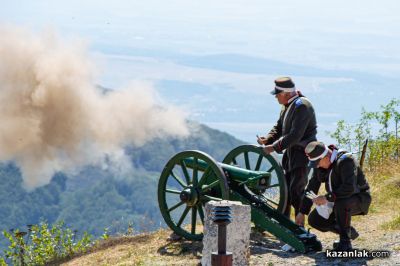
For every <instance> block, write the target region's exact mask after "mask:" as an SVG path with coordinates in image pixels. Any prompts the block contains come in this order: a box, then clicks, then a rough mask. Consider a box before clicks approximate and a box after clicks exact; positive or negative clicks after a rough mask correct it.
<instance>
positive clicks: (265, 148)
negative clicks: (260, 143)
mask: <svg viewBox="0 0 400 266" xmlns="http://www.w3.org/2000/svg"><path fill="white" fill-rule="evenodd" d="M274 151H275V149H274V146H272V145H267V146H265V147H264V152H265V154H270V153H271V152H274Z"/></svg>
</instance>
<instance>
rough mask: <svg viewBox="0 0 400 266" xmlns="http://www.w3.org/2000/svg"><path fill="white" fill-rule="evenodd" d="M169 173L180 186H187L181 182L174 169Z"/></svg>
mask: <svg viewBox="0 0 400 266" xmlns="http://www.w3.org/2000/svg"><path fill="white" fill-rule="evenodd" d="M170 175H171V176H172V177H173V178H174V179H175V180H176V182H178V183H179V185H181V186H182V187H187V185H186V184H185V183H183V181H182V179H180V178H179V177H178V176H177V175H176V174H175V173H174V171H171V173H170Z"/></svg>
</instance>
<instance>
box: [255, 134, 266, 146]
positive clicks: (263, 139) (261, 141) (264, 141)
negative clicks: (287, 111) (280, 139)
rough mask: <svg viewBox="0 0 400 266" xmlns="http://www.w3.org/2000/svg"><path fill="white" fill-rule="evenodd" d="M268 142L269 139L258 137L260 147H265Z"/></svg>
mask: <svg viewBox="0 0 400 266" xmlns="http://www.w3.org/2000/svg"><path fill="white" fill-rule="evenodd" d="M266 142H267V139H266V138H265V137H259V136H258V135H257V143H258V144H260V145H264V144H265V143H266Z"/></svg>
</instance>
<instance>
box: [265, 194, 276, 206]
mask: <svg viewBox="0 0 400 266" xmlns="http://www.w3.org/2000/svg"><path fill="white" fill-rule="evenodd" d="M264 199H266V200H267V201H269V202H271V203H273V204H275V205H276V206H278V205H279V203H278V202H276V201H273V200H272V199H270V198H267V197H265V196H264Z"/></svg>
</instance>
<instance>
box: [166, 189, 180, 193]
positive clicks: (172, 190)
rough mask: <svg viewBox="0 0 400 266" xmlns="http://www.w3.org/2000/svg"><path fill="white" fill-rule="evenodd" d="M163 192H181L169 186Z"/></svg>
mask: <svg viewBox="0 0 400 266" xmlns="http://www.w3.org/2000/svg"><path fill="white" fill-rule="evenodd" d="M165 192H168V193H172V194H181V192H180V191H178V190H175V189H170V188H167V189H166V190H165Z"/></svg>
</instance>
